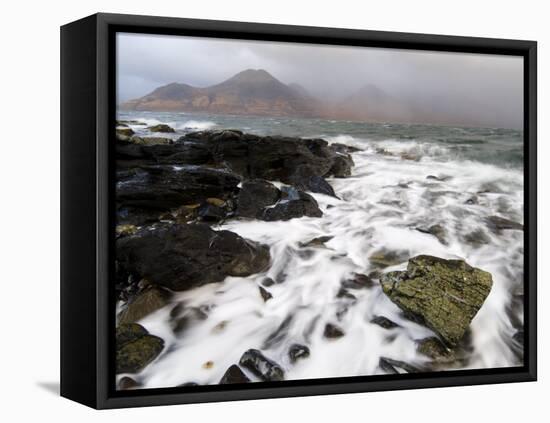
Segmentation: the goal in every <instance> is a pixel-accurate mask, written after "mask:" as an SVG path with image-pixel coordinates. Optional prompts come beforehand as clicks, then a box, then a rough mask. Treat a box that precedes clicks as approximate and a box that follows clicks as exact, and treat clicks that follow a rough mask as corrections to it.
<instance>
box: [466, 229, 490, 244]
mask: <svg viewBox="0 0 550 423" xmlns="http://www.w3.org/2000/svg"><path fill="white" fill-rule="evenodd" d="M464 241H465V242H467V243H468V244H470V245H472V246H474V247H480V246H482V245H486V244H489V243H490V242H491V238H489V236H488V235H487V234H486V233H485V231H484V230H483V229H481V228H480V229H476V230H474V231H472V232H470V233H467V234H466V235H464Z"/></svg>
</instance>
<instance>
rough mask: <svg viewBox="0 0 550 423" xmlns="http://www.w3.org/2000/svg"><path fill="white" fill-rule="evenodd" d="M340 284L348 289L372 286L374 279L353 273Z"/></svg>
mask: <svg viewBox="0 0 550 423" xmlns="http://www.w3.org/2000/svg"><path fill="white" fill-rule="evenodd" d="M342 286H343V287H344V288H348V289H363V288H372V287H373V286H374V281H373V280H372V278H371V277H370V276H367V275H363V274H361V273H354V274H353V277H352V278H350V279H346V280H344V281H343V282H342Z"/></svg>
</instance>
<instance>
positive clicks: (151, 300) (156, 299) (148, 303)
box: [119, 286, 170, 324]
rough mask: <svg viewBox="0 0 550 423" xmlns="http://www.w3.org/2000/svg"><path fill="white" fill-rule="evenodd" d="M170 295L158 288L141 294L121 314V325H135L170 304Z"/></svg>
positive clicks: (146, 290) (147, 289)
mask: <svg viewBox="0 0 550 423" xmlns="http://www.w3.org/2000/svg"><path fill="white" fill-rule="evenodd" d="M169 299H170V293H169V292H168V291H167V290H165V289H162V288H159V287H156V286H148V287H146V288H145V289H143V290H142V291H141V292H139V293H138V294H137V295H136V296H135V297H134V298H133V299H131V300H130V302H129V303H128V305H127V306H126V308H125V309H124V310H122V312H121V313H120V314H119V324H124V323H134V322H137V321H138V320H141V319H143V318H144V317H145V316H147V315H148V314H151V313H152V312H154V311H157V310H159V309H161V308H162V307H164V306H165V305H166V304H168V301H169Z"/></svg>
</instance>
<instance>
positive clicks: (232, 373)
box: [220, 364, 250, 384]
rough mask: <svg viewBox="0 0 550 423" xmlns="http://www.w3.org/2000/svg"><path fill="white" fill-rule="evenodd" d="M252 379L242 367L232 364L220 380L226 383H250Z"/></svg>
mask: <svg viewBox="0 0 550 423" xmlns="http://www.w3.org/2000/svg"><path fill="white" fill-rule="evenodd" d="M248 382H250V379H249V378H248V377H247V376H246V375H245V374H244V373H243V371H242V370H241V368H240V367H239V366H237V365H236V364H232V365H231V366H230V367H229V368H228V369H227V371H226V372H225V373H224V375H223V376H222V378H221V380H220V384H226V383H248Z"/></svg>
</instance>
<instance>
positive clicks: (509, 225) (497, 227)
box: [485, 216, 523, 233]
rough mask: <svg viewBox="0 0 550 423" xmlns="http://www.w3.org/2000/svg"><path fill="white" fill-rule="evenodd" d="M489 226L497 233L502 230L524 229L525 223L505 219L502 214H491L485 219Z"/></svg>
mask: <svg viewBox="0 0 550 423" xmlns="http://www.w3.org/2000/svg"><path fill="white" fill-rule="evenodd" d="M485 221H486V222H487V226H488V227H489V229H491V230H492V231H493V232H495V233H499V232H500V231H502V230H516V231H523V225H522V224H521V223H517V222H514V221H513V220H509V219H505V218H503V217H500V216H489V217H488V218H486V219H485Z"/></svg>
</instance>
